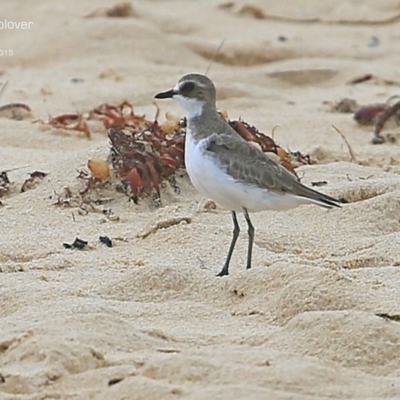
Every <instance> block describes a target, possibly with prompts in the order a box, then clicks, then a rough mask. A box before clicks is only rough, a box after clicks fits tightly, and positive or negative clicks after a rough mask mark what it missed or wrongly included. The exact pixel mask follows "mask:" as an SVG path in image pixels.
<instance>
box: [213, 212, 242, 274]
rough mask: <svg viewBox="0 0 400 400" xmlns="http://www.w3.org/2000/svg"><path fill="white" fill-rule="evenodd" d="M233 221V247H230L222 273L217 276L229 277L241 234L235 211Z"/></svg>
mask: <svg viewBox="0 0 400 400" xmlns="http://www.w3.org/2000/svg"><path fill="white" fill-rule="evenodd" d="M232 220H233V236H232V241H231V245H230V246H229V251H228V256H227V257H226V260H225V264H224V266H223V268H222V270H221V272H220V273H219V274H218V275H217V276H224V275H229V263H230V262H231V258H232V253H233V249H234V248H235V244H236V241H237V238H238V236H239V232H240V227H239V224H238V222H237V218H236V213H235V211H232Z"/></svg>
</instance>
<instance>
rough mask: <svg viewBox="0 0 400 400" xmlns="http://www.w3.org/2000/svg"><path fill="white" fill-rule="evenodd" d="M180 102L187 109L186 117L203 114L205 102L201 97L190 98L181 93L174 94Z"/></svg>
mask: <svg viewBox="0 0 400 400" xmlns="http://www.w3.org/2000/svg"><path fill="white" fill-rule="evenodd" d="M174 99H175V100H176V101H177V102H178V104H179V105H180V106H181V107H182V108H183V109H184V110H186V117H187V118H188V119H191V118H194V117H198V116H199V115H201V114H202V112H203V109H204V105H205V102H204V101H202V100H199V99H190V98H188V97H184V96H182V95H180V94H177V95H175V96H174Z"/></svg>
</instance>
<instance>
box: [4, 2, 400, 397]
mask: <svg viewBox="0 0 400 400" xmlns="http://www.w3.org/2000/svg"><path fill="white" fill-rule="evenodd" d="M2 3H3V4H1V9H2V13H1V17H0V28H1V29H0V38H1V41H0V53H1V54H2V55H1V57H0V88H3V89H2V92H1V95H0V107H1V106H3V105H7V104H10V103H22V104H25V105H27V106H28V107H29V108H30V112H25V113H24V115H23V116H21V117H18V118H10V115H8V114H6V113H4V112H3V113H1V109H0V172H2V171H8V172H7V176H8V178H9V180H10V184H9V187H8V189H7V191H5V192H4V193H3V195H2V197H1V198H0V201H1V205H0V399H1V400H3V399H4V400H39V399H71V400H72V399H74V400H75V399H76V400H77V399H82V400H86V399H96V400H97V399H101V400H109V399H113V400H122V399H130V400H135V399H137V400H139V399H146V400H151V399H154V400H156V399H157V400H159V399H165V400H167V399H194V400H206V399H207V400H208V399H221V400H225V399H226V400H228V399H229V400H239V399H240V400H242V399H251V400H253V399H254V400H265V399H268V400H275V399H279V400H280V399H282V400H283V399H285V400H288V399H296V400H297V399H299V400H324V399H360V400H361V399H362V400H366V399H370V400H372V399H398V398H400V322H399V321H400V274H399V267H400V246H399V242H400V151H399V142H398V139H400V127H399V126H397V124H396V123H395V122H393V121H392V123H391V124H388V125H387V126H385V127H384V129H383V131H382V132H383V134H385V135H387V134H388V133H389V134H390V135H391V137H392V138H393V140H392V141H387V142H385V143H383V144H380V145H374V144H372V143H371V139H372V131H373V126H361V125H359V124H357V122H356V121H355V120H354V118H353V115H352V113H339V112H335V111H334V110H333V107H334V104H335V103H337V102H338V101H340V100H341V99H343V98H351V99H354V100H355V101H356V102H357V103H358V104H360V105H365V104H375V103H385V102H386V101H387V99H389V98H390V97H391V96H396V95H399V93H400V92H399V89H400V73H399V64H398V63H400V55H399V51H398V41H399V38H400V33H399V32H400V31H399V28H400V1H398V0H385V1H380V2H377V1H372V0H363V1H361V0H360V1H344V0H340V1H337V0H327V1H324V2H320V1H317V0H304V1H301V2H298V1H296V0H288V1H269V2H266V1H261V0H253V1H251V2H250V1H239V0H238V1H234V2H227V1H223V0H219V1H217V0H206V1H195V0H181V1H180V0H170V1H166V0H165V1H162V0H148V1H145V0H138V1H135V2H133V3H131V6H132V8H131V15H130V16H127V17H112V16H111V17H110V16H107V15H106V14H107V9H109V8H110V7H113V6H114V5H115V3H112V2H110V1H109V0H107V1H106V0H101V1H95V0H87V1H85V2H82V1H77V0H71V1H69V2H61V1H59V2H54V1H50V0H38V1H36V2H35V3H32V4H31V3H29V5H28V4H27V2H24V1H22V0H14V1H12V2H11V1H2ZM23 22H26V24H22V23H23ZM30 22H31V24H29V23H30ZM221 43H223V45H222V46H221V48H220V49H219V51H218V54H217V55H215V53H216V50H217V49H218V47H219V46H220V45H221ZM210 64H211V65H210ZM208 68H209V69H208ZM207 69H208V72H207V75H208V76H209V77H210V78H211V79H212V80H213V81H214V82H215V85H216V87H217V90H218V98H217V101H218V107H219V108H220V109H221V110H226V112H227V113H228V115H229V118H231V119H238V118H242V119H243V120H245V121H247V122H248V123H250V124H251V125H255V126H256V127H257V128H258V129H259V130H260V131H262V132H265V133H266V134H271V132H272V130H273V129H274V127H275V126H277V128H276V129H275V130H274V139H275V141H276V142H277V143H279V144H280V145H281V146H282V147H284V148H286V149H290V150H291V151H300V152H301V153H302V154H305V155H309V156H310V158H311V159H312V160H313V161H314V163H313V164H312V165H304V166H300V167H299V168H297V170H296V172H297V174H298V175H299V176H300V177H301V180H302V182H303V183H304V184H306V185H311V184H312V182H320V181H326V183H325V184H324V185H323V186H321V187H316V189H317V190H320V191H322V192H324V193H326V194H328V195H330V196H333V197H335V198H340V199H345V200H346V203H345V204H343V207H342V208H340V209H332V210H325V209H322V208H319V207H313V206H301V207H299V208H297V209H294V210H291V211H286V212H262V213H257V214H253V215H252V221H253V224H254V226H255V228H256V237H255V244H254V253H253V268H252V269H251V270H249V271H246V270H245V265H246V251H247V233H246V229H245V226H246V225H245V220H244V218H243V216H240V218H239V222H240V224H241V226H242V232H241V235H240V238H239V240H238V244H237V247H236V250H235V253H234V255H233V259H232V263H231V268H230V275H229V276H227V277H223V278H217V277H216V276H215V274H216V273H217V272H218V271H219V270H220V268H221V267H222V265H223V262H224V260H225V257H226V254H227V251H228V246H229V243H230V240H231V235H232V226H231V217H230V213H229V211H227V210H224V209H222V208H220V207H217V208H216V209H204V208H202V207H200V209H199V210H198V208H199V207H198V204H199V201H200V200H201V195H200V194H198V193H197V192H196V190H195V189H194V188H193V187H192V185H191V184H190V181H189V179H188V177H187V176H186V175H185V174H184V173H183V174H180V176H179V177H178V178H177V185H178V186H179V189H180V191H179V192H175V191H174V190H172V188H171V187H170V186H169V185H168V184H166V185H165V187H164V188H163V189H162V191H161V206H160V207H158V208H156V207H152V206H151V204H149V201H148V200H146V199H143V200H142V201H139V203H138V204H135V203H134V202H132V201H129V199H128V197H127V196H126V195H125V194H123V193H120V192H118V191H117V190H115V188H114V187H112V185H110V186H109V187H107V188H105V189H99V192H98V195H99V196H102V197H109V198H111V200H110V201H109V202H108V203H107V204H103V205H98V206H97V207H96V209H95V210H89V211H88V210H86V211H85V212H84V211H83V210H81V209H80V208H79V207H78V206H77V205H74V204H72V205H71V206H70V207H67V206H65V204H64V206H62V207H60V206H56V205H54V203H56V202H57V199H58V198H59V196H60V194H61V193H63V191H65V188H66V187H68V188H70V190H72V191H75V192H77V191H79V190H80V188H81V184H82V182H80V181H79V179H77V175H78V171H80V170H82V169H84V170H85V169H86V170H87V162H88V160H89V159H94V158H95V159H101V160H107V157H108V156H109V154H110V144H109V141H108V137H107V131H106V129H105V128H104V127H103V126H100V125H96V124H93V125H91V136H90V138H87V137H85V136H84V135H83V134H82V133H81V132H77V131H72V130H69V131H68V130H65V129H57V128H52V127H49V126H47V125H46V124H43V123H41V122H34V121H37V120H41V121H48V120H49V116H52V117H53V116H57V115H60V114H65V113H75V112H80V113H87V112H89V111H90V110H92V109H93V108H94V107H96V106H98V105H99V104H102V103H108V104H120V103H121V102H123V101H125V100H127V101H129V102H130V103H131V104H133V106H134V110H135V113H137V114H139V115H142V114H145V115H146V117H147V118H148V119H150V120H152V119H153V118H154V116H155V113H156V107H155V105H154V95H155V94H156V93H158V92H161V91H165V90H168V89H170V88H171V87H173V86H174V85H175V83H176V82H177V80H178V79H179V78H180V77H181V76H182V75H184V74H187V73H191V72H198V73H202V74H204V73H205V72H206V71H207ZM366 74H371V76H372V78H371V79H366V80H365V81H363V82H361V83H357V84H349V82H350V81H351V80H353V79H354V78H357V77H362V76H365V75H366ZM157 105H158V107H159V108H160V117H159V120H160V121H161V122H162V121H163V120H164V119H165V117H164V115H165V113H166V112H169V113H172V114H173V115H175V116H177V117H183V116H184V112H183V110H181V109H180V108H179V107H178V105H177V104H175V102H173V101H171V100H163V101H161V100H160V101H157ZM25 111H26V110H25ZM332 125H334V126H336V127H337V128H338V129H339V130H340V131H341V132H342V133H343V135H344V136H345V138H346V139H347V141H348V143H349V145H350V147H351V149H352V150H353V152H354V154H353V157H352V155H351V154H350V152H349V149H348V146H347V145H346V143H345V141H344V139H343V138H342V137H341V135H340V134H338V133H337V132H336V131H335V130H334V129H333V128H332ZM33 171H42V172H44V173H46V174H47V175H46V176H45V177H44V178H43V179H42V180H41V181H40V182H39V183H38V184H37V185H35V187H33V188H31V189H30V190H26V191H24V192H21V185H22V184H23V182H24V181H25V180H26V179H27V178H28V177H29V174H30V173H32V172H33ZM0 193H1V192H0ZM110 209H111V210H112V211H111V213H112V216H113V218H109V214H107V215H106V213H104V212H103V210H108V211H109V210H110ZM174 219H175V220H176V219H178V220H180V219H182V222H180V223H176V224H170V226H167V227H166V228H164V229H154V232H153V233H150V234H149V235H147V236H146V237H144V238H143V237H141V236H140V235H142V234H143V233H146V232H148V231H149V230H151V229H152V228H153V227H157V224H160V223H161V224H162V223H164V222H165V221H167V223H166V225H168V221H170V220H174ZM99 236H108V237H109V238H110V239H111V240H112V242H113V247H111V248H109V247H107V246H105V245H104V244H103V243H100V242H99ZM76 237H78V238H80V239H83V240H85V241H87V242H88V245H87V246H86V247H85V248H84V249H83V250H77V249H66V248H65V247H64V246H63V243H72V242H73V241H74V239H75V238H76Z"/></svg>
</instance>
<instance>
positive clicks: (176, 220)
mask: <svg viewBox="0 0 400 400" xmlns="http://www.w3.org/2000/svg"><path fill="white" fill-rule="evenodd" d="M182 221H185V222H186V223H187V224H190V223H191V222H192V218H189V217H177V218H171V219H167V220H165V221H160V222H157V224H156V225H155V226H153V227H152V228H150V229H149V230H147V231H146V232H144V233H141V234H139V235H137V237H138V238H141V239H146V238H147V236H149V235H151V234H153V233H156V232H157V231H158V230H159V229H166V228H169V227H171V226H174V225H178V224H180V223H181V222H182Z"/></svg>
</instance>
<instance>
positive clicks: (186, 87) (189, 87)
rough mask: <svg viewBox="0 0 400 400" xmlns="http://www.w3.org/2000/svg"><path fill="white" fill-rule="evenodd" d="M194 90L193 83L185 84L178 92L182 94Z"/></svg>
mask: <svg viewBox="0 0 400 400" xmlns="http://www.w3.org/2000/svg"><path fill="white" fill-rule="evenodd" d="M193 89H194V83H193V82H186V83H184V84H183V85H182V86H181V87H180V91H181V92H183V93H190V92H191V91H192V90H193Z"/></svg>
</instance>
